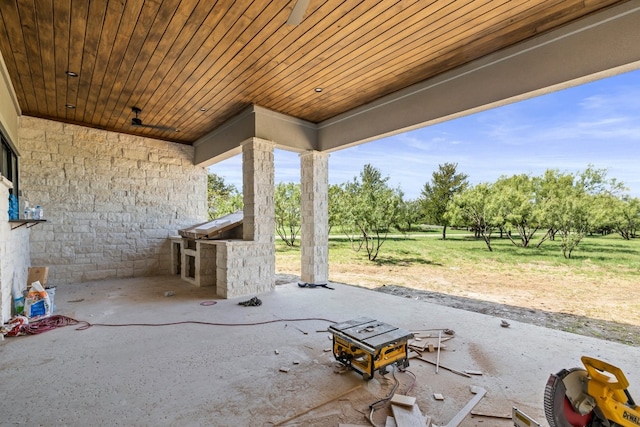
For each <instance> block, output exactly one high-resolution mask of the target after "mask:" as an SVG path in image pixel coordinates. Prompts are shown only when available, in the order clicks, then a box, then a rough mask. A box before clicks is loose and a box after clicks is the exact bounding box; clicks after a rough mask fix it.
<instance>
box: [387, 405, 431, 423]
mask: <svg viewBox="0 0 640 427" xmlns="http://www.w3.org/2000/svg"><path fill="white" fill-rule="evenodd" d="M391 411H392V412H393V418H395V420H396V424H397V426H398V427H424V426H425V421H426V420H425V417H424V415H422V412H420V408H418V405H413V406H412V407H410V408H407V407H406V406H399V405H391Z"/></svg>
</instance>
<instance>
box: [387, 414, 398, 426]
mask: <svg viewBox="0 0 640 427" xmlns="http://www.w3.org/2000/svg"><path fill="white" fill-rule="evenodd" d="M384 427H398V424H396V419H395V418H393V417H392V416H387V421H385V423H384Z"/></svg>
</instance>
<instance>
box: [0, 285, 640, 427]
mask: <svg viewBox="0 0 640 427" xmlns="http://www.w3.org/2000/svg"><path fill="white" fill-rule="evenodd" d="M331 286H332V287H334V288H335V290H333V291H332V290H328V289H323V288H316V289H309V288H300V287H298V286H297V284H296V283H283V284H279V285H277V286H276V287H275V289H274V290H273V291H271V292H267V293H262V294H257V295H256V296H257V297H259V298H260V299H261V300H262V305H260V306H258V307H243V306H241V305H238V302H242V301H244V300H246V299H247V298H235V299H226V300H225V299H213V300H212V295H211V292H210V291H209V290H208V289H207V288H197V287H194V286H190V285H189V284H188V283H186V282H184V281H182V280H180V279H178V278H173V277H167V276H165V277H154V278H132V279H120V280H105V281H96V282H85V283H82V284H73V285H62V286H59V287H58V290H57V292H56V305H57V306H58V312H59V313H60V314H64V315H67V316H70V317H73V318H75V319H78V320H82V321H87V322H90V323H92V324H95V325H96V326H92V327H91V328H89V329H87V330H83V331H77V330H75V328H76V326H67V327H64V328H59V329H56V330H53V331H50V332H46V333H43V334H40V335H36V336H28V337H19V338H12V339H5V341H4V342H3V343H2V345H0V360H2V369H0V380H1V381H2V384H3V387H4V389H5V390H7V393H5V396H4V399H3V403H2V405H3V411H2V412H3V423H5V424H9V425H13V424H16V425H69V426H81V425H88V424H91V425H156V426H160V425H162V426H178V425H181V426H184V425H189V426H273V425H277V424H278V423H280V422H282V421H285V420H287V419H290V418H291V420H290V421H289V422H286V423H284V424H283V425H286V426H318V427H320V426H322V427H325V426H331V427H337V426H338V425H340V424H353V425H369V423H368V421H367V417H368V416H369V412H370V410H369V405H370V404H371V403H373V402H375V401H376V400H378V399H380V398H382V397H385V396H386V395H387V394H388V393H389V392H390V391H391V389H392V387H393V385H394V381H393V377H392V374H391V373H389V374H387V375H386V376H385V377H382V376H381V375H379V374H378V373H376V375H375V377H374V379H373V380H371V381H368V382H366V381H364V380H363V379H362V376H360V375H359V374H357V373H356V372H354V371H346V372H344V373H336V371H337V372H340V371H339V370H337V369H336V367H335V365H336V363H335V360H334V358H333V355H332V353H331V352H329V351H325V350H326V349H327V348H331V341H330V340H329V339H328V338H329V336H330V335H331V334H329V333H327V332H326V330H327V327H328V326H329V325H330V324H331V323H330V321H345V320H350V319H352V318H355V317H361V316H366V317H370V318H373V319H379V320H383V321H384V322H386V323H389V324H391V325H394V326H398V327H401V328H405V329H408V330H412V331H415V330H425V329H433V330H437V329H444V328H447V329H451V330H453V331H454V332H455V336H454V338H452V339H450V340H448V341H446V348H445V349H443V350H442V351H441V354H440V359H439V360H440V364H441V367H440V369H439V370H438V373H436V370H435V366H434V365H432V364H429V363H425V362H421V361H419V360H411V362H410V366H409V371H411V372H412V373H413V374H415V376H416V379H415V383H414V379H413V377H412V376H411V375H410V374H407V373H399V372H398V373H397V374H396V376H397V378H398V380H399V381H400V385H399V387H398V389H397V392H398V393H401V394H403V393H406V394H408V395H411V396H414V397H416V404H417V405H418V407H419V408H420V410H421V411H422V413H423V414H425V415H430V416H431V417H432V422H433V424H436V425H446V424H447V423H448V422H449V421H450V420H451V419H452V418H453V417H454V416H456V414H457V413H458V412H459V411H460V410H461V409H462V407H463V406H464V405H465V404H466V403H467V402H468V401H469V400H470V399H471V398H472V397H473V394H472V393H471V392H470V387H471V386H476V387H482V388H484V389H485V390H486V391H487V393H486V395H485V396H484V397H483V398H482V400H481V401H480V402H479V403H478V405H477V406H476V407H475V409H474V412H475V413H479V414H484V415H489V416H472V415H469V416H467V417H466V418H464V420H463V422H462V423H461V424H460V426H461V427H482V426H492V427H513V422H512V421H510V420H508V419H504V418H499V417H500V416H510V414H511V408H512V407H513V406H516V407H517V408H519V409H520V410H522V411H523V412H524V413H526V414H527V415H529V416H531V417H533V418H534V419H536V420H537V421H538V422H539V423H541V425H543V426H544V425H547V424H546V420H545V418H544V412H543V395H544V388H545V383H546V380H547V378H548V376H549V374H551V373H556V372H558V371H559V370H560V369H562V368H570V367H579V366H580V357H581V356H582V355H590V356H593V357H598V358H602V359H603V360H607V361H609V362H611V363H614V364H616V365H617V366H619V367H621V368H622V369H623V371H624V373H625V375H626V376H627V378H628V379H629V382H630V383H631V387H630V390H629V391H630V392H631V395H632V396H634V397H635V396H638V392H639V390H638V384H640V373H639V372H638V370H637V369H636V368H635V367H636V361H637V360H638V357H640V349H638V348H635V347H629V346H625V345H621V344H617V343H612V342H607V341H603V340H599V339H593V338H588V337H584V336H579V335H574V334H570V333H566V332H560V331H556V330H550V329H546V328H541V327H538V326H532V325H528V324H524V323H519V322H515V321H511V322H510V323H511V325H510V327H509V328H503V327H501V326H500V323H501V319H500V318H497V317H493V316H487V315H483V314H479V313H472V312H468V311H462V310H457V309H454V308H449V307H443V306H440V305H436V304H431V303H428V302H425V301H416V300H411V299H406V298H402V297H397V296H392V295H388V294H383V293H379V292H374V291H371V290H366V289H362V288H357V287H353V286H349V285H344V284H339V283H331ZM165 292H173V293H174V295H173V296H171V297H167V296H165ZM207 301H215V302H216V304H215V305H202V303H203V302H207ZM303 319H311V320H303ZM319 319H326V320H319ZM174 322H175V323H176V324H173V325H167V326H144V325H140V324H157V323H174ZM181 322H202V323H196V324H194V323H181ZM262 322H274V323H266V324H261V323H262ZM102 323H108V324H138V326H122V327H107V326H98V324H102ZM206 323H213V325H208V324H206ZM239 323H242V324H245V326H220V325H219V324H239ZM216 324H217V325H216ZM424 358H426V359H428V360H431V361H432V362H435V361H436V353H424ZM445 367H446V368H452V369H456V370H458V371H462V372H464V371H466V370H469V371H479V372H481V373H482V374H481V375H472V376H466V377H465V376H461V375H458V374H455V373H453V372H451V371H449V370H446V369H445ZM281 368H286V369H288V372H283V371H282V370H281ZM286 369H285V370H286ZM385 378H386V379H385ZM412 384H414V385H413V387H412ZM410 387H412V388H411V389H410V390H409V388H410ZM434 393H440V394H442V395H443V396H444V400H441V401H440V400H436V399H435V398H434ZM324 402H327V403H326V404H324V405H321V404H322V403H324ZM318 405H321V406H319V407H317V406H318ZM316 407H317V408H316ZM313 408H316V409H313ZM310 409H313V410H310ZM309 410H310V411H309ZM307 411H308V412H307ZM298 414H299V416H296V415H298ZM389 414H390V407H389V405H381V406H380V408H379V409H378V410H376V412H375V413H374V417H373V420H374V422H375V423H376V424H377V425H379V426H380V425H385V420H386V416H387V415H389ZM490 415H493V416H494V417H490ZM292 417H295V418H292Z"/></svg>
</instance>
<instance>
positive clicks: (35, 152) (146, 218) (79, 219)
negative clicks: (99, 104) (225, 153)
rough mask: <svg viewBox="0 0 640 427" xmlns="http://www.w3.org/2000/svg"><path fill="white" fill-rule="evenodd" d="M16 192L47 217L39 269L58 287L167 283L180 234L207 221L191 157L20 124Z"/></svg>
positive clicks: (189, 152) (42, 123) (34, 238)
mask: <svg viewBox="0 0 640 427" xmlns="http://www.w3.org/2000/svg"><path fill="white" fill-rule="evenodd" d="M18 137H19V149H20V152H21V154H22V157H21V158H20V177H21V181H20V188H21V190H22V193H23V197H24V198H26V200H27V201H29V203H30V204H31V205H35V204H39V205H42V207H43V209H44V215H45V219H46V220H47V222H46V223H44V224H39V225H37V226H35V227H33V228H32V229H31V238H30V241H31V260H32V263H33V265H43V266H48V267H49V282H50V283H52V284H62V283H73V282H83V281H91V280H99V279H107V278H124V277H137V276H148V275H162V274H170V269H171V245H170V243H169V240H168V239H167V238H168V237H169V236H172V235H176V234H177V231H178V229H180V228H184V227H187V226H191V225H194V224H196V223H199V222H202V221H204V220H206V217H207V200H206V197H207V171H206V169H205V168H203V167H199V166H194V165H193V160H192V159H193V147H191V146H188V145H182V144H175V143H170V142H166V141H160V140H155V139H150V138H142V137H136V136H131V135H126V134H120V133H115V132H108V131H103V130H98V129H91V128H86V127H82V126H77V125H70V124H63V123H59V122H53V121H48V120H43V119H38V118H32V117H21V118H20V124H19V129H18Z"/></svg>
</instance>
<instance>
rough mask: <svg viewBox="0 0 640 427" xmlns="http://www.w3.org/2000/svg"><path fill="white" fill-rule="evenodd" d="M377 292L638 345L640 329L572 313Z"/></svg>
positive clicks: (404, 290) (400, 289) (400, 290)
mask: <svg viewBox="0 0 640 427" xmlns="http://www.w3.org/2000/svg"><path fill="white" fill-rule="evenodd" d="M374 291H377V292H383V293H386V294H391V295H396V296H399V297H404V298H411V299H416V300H419V301H427V302H431V303H434V304H439V305H444V306H447V307H452V308H458V309H461V310H467V311H473V312H476V313H482V314H488V315H490V316H495V317H499V318H501V319H507V320H516V321H518V322H523V323H530V324H533V325H537V326H542V327H545V328H550V329H557V330H561V331H566V332H572V333H574V334H579V335H585V336H588V337H595V338H600V339H604V340H607V341H614V342H619V343H622V344H627V345H633V346H636V347H638V346H640V327H638V326H634V325H628V324H621V323H617V322H610V321H606V320H599V319H592V318H588V317H585V316H578V315H575V314H566V313H554V312H549V311H543V310H535V309H531V308H522V307H516V306H512V305H507V304H498V303H494V302H489V301H481V300H477V299H472V298H466V297H460V296H454V295H447V294H443V293H438V292H430V291H423V290H417V289H412V288H408V287H404V286H394V285H388V286H385V285H383V286H381V287H379V288H376V289H374Z"/></svg>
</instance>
